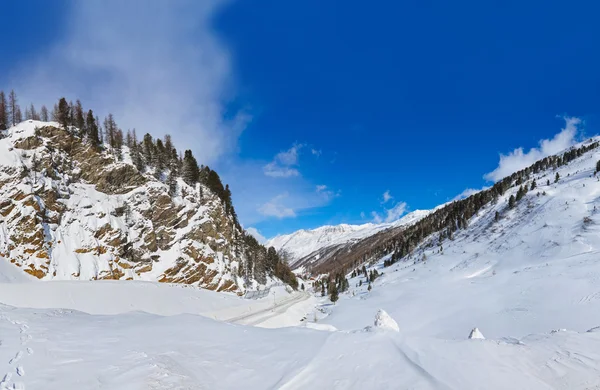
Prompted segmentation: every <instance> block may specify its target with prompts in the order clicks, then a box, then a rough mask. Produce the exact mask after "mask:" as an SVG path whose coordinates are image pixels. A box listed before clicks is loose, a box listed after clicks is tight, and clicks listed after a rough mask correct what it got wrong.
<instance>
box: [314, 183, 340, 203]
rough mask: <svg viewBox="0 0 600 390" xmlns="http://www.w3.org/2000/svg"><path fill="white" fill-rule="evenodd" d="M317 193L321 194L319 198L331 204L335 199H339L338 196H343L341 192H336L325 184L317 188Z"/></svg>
mask: <svg viewBox="0 0 600 390" xmlns="http://www.w3.org/2000/svg"><path fill="white" fill-rule="evenodd" d="M316 192H317V194H319V196H321V197H322V198H323V199H324V200H325V201H327V202H329V201H330V200H332V199H333V198H337V197H338V196H340V195H341V194H342V193H341V191H337V192H335V191H333V190H331V189H329V187H327V186H326V185H323V184H322V185H318V186H317V189H316Z"/></svg>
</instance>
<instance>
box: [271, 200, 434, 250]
mask: <svg viewBox="0 0 600 390" xmlns="http://www.w3.org/2000/svg"><path fill="white" fill-rule="evenodd" d="M429 213H430V211H429V210H415V211H413V212H410V213H408V214H406V215H405V216H403V217H402V218H400V219H398V220H396V221H394V222H387V223H381V224H375V223H366V224H362V225H348V224H340V225H327V226H321V227H318V228H316V229H312V230H304V229H303V230H298V231H296V232H294V233H290V234H285V235H278V236H275V237H273V238H271V239H270V240H268V241H267V242H266V243H265V245H266V246H272V247H274V248H275V249H277V250H280V249H284V250H285V251H287V252H288V253H289V254H290V255H291V256H292V259H293V260H298V259H302V258H304V257H307V256H309V255H310V254H312V253H315V252H319V251H320V250H322V249H323V248H327V247H331V246H336V245H340V244H347V243H352V242H356V241H359V240H361V239H363V238H366V237H369V236H372V235H374V234H375V233H378V232H380V231H383V230H386V229H390V228H395V227H401V226H407V225H410V224H412V223H414V222H416V221H418V220H419V219H421V218H423V217H425V216H426V215H428V214H429Z"/></svg>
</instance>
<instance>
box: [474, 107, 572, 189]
mask: <svg viewBox="0 0 600 390" xmlns="http://www.w3.org/2000/svg"><path fill="white" fill-rule="evenodd" d="M564 120H565V127H564V128H563V129H562V130H561V131H560V132H559V133H558V134H556V135H555V136H554V138H552V139H544V140H541V141H540V143H539V147H537V148H531V149H530V150H529V152H527V153H525V152H524V151H523V148H517V149H515V150H513V151H512V152H510V153H509V154H506V155H504V154H500V162H499V163H498V167H497V168H496V169H494V170H493V171H492V172H489V173H486V174H485V175H484V176H483V177H484V179H485V180H488V181H494V182H496V181H498V180H501V179H502V178H504V177H506V176H509V175H511V174H513V173H514V172H516V171H519V170H521V169H523V168H526V167H528V166H529V165H531V164H533V163H535V162H536V161H537V160H539V159H542V158H544V157H547V156H550V155H553V154H556V153H558V152H560V151H561V150H564V149H567V148H569V147H570V146H572V145H573V144H575V143H576V141H577V133H578V130H579V128H578V126H579V125H580V124H581V119H579V118H575V117H564Z"/></svg>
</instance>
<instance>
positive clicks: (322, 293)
mask: <svg viewBox="0 0 600 390" xmlns="http://www.w3.org/2000/svg"><path fill="white" fill-rule="evenodd" d="M321 296H322V297H324V296H325V283H323V282H321Z"/></svg>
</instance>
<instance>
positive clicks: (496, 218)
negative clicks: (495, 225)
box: [494, 211, 500, 222]
mask: <svg viewBox="0 0 600 390" xmlns="http://www.w3.org/2000/svg"><path fill="white" fill-rule="evenodd" d="M494 220H495V221H496V222H498V221H499V220H500V213H499V212H497V211H496V215H494Z"/></svg>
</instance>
